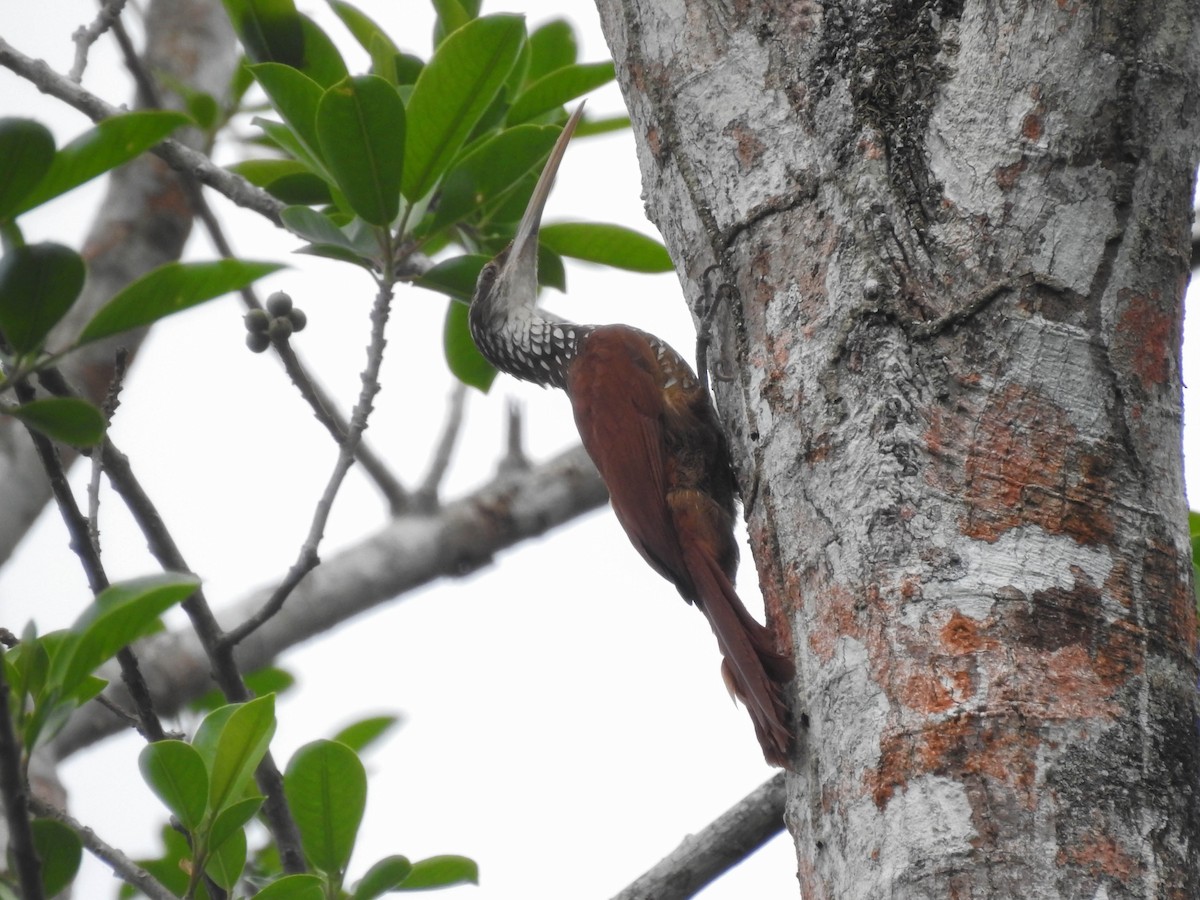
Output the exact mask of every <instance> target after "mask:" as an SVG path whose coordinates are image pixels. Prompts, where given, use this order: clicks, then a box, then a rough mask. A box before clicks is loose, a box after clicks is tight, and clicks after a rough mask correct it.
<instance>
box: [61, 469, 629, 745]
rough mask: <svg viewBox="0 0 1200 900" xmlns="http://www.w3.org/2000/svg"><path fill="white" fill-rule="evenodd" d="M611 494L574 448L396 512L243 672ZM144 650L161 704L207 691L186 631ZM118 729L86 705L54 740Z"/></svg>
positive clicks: (259, 597)
mask: <svg viewBox="0 0 1200 900" xmlns="http://www.w3.org/2000/svg"><path fill="white" fill-rule="evenodd" d="M107 468H108V471H109V472H110V473H111V472H112V471H113V469H112V466H111V465H108V466H107ZM606 496H607V494H606V492H605V489H604V483H603V482H602V481H601V480H600V477H599V475H597V474H596V469H595V467H594V466H593V465H592V463H591V460H590V459H588V457H587V454H586V453H585V452H584V450H583V448H582V447H576V448H575V449H573V450H569V451H567V452H565V453H563V454H561V455H559V456H557V457H555V458H554V459H551V460H549V461H548V462H545V463H542V464H540V465H537V466H534V467H533V468H531V469H528V470H527V471H521V472H508V473H502V474H499V475H497V477H496V478H495V479H493V481H492V482H491V483H490V484H487V485H485V486H484V487H482V488H480V489H478V490H476V491H474V492H472V493H471V494H469V495H467V496H465V497H463V498H461V499H459V500H456V501H454V502H452V503H447V504H445V505H444V506H443V507H442V509H441V510H440V511H439V513H438V514H437V515H436V516H428V515H418V514H412V515H405V516H400V517H399V518H396V519H394V520H392V521H391V522H389V523H388V524H387V525H385V526H384V527H383V528H382V529H380V530H379V531H378V532H376V533H375V534H373V535H371V536H369V537H367V538H365V539H364V540H362V541H361V542H359V543H358V544H357V545H355V546H353V547H350V548H348V549H346V550H343V551H341V552H340V553H338V554H336V555H334V556H332V557H331V558H329V559H327V560H325V562H324V563H323V564H322V566H321V567H320V568H319V569H317V570H316V571H314V572H313V573H312V574H311V575H310V576H309V577H308V578H306V579H305V580H304V582H303V583H302V584H301V585H300V586H299V587H297V588H296V591H295V593H294V594H293V595H292V596H291V598H290V599H289V600H288V603H287V608H286V609H285V610H284V611H283V612H282V613H281V614H280V615H278V616H276V617H275V618H274V619H272V620H271V621H269V622H267V623H266V624H265V625H264V626H263V627H262V628H260V629H259V630H258V631H256V632H255V633H254V634H252V635H251V636H250V637H249V638H247V639H246V640H244V641H243V642H242V643H241V644H240V645H239V646H238V648H237V661H238V664H239V665H240V666H241V667H242V669H243V670H244V671H254V670H255V669H259V668H262V667H263V666H265V665H268V664H269V663H270V662H271V661H272V660H274V659H275V658H276V656H278V655H279V654H280V653H282V652H283V651H284V650H286V649H287V648H289V647H292V646H295V645H296V644H298V643H301V642H302V641H305V640H307V639H308V638H311V637H315V636H318V635H323V634H325V633H326V632H328V631H329V629H331V628H333V627H334V626H335V625H337V624H339V623H341V622H344V621H346V620H347V619H350V618H352V617H353V616H355V615H357V614H359V613H361V612H365V611H366V610H368V609H371V608H373V607H375V606H377V605H379V604H381V603H383V602H385V601H388V600H391V599H392V598H394V597H397V596H398V595H400V594H403V593H405V592H406V591H411V590H415V589H416V588H419V587H421V586H423V585H426V584H429V583H430V582H432V581H434V580H436V579H438V578H444V577H458V576H461V575H465V574H467V573H469V572H473V571H475V570H477V569H479V568H481V567H482V566H484V565H487V564H488V563H489V562H491V560H492V557H493V555H494V554H496V553H498V552H499V551H501V550H504V549H506V548H508V547H511V546H513V545H514V544H517V543H519V542H521V541H523V540H525V539H527V538H532V537H537V536H540V535H543V534H545V533H546V532H548V531H550V530H552V529H554V528H555V527H557V526H559V525H561V524H563V523H564V522H567V521H570V520H571V519H573V518H576V517H577V516H579V515H581V514H583V513H585V512H587V511H589V510H592V509H595V508H596V507H598V506H600V505H601V504H602V503H604V501H605V498H606ZM272 590H273V588H264V589H261V590H258V591H255V592H254V593H252V594H250V595H249V596H247V597H245V598H244V599H243V600H242V601H240V602H239V603H237V604H235V605H234V606H233V607H232V608H230V609H228V610H225V611H223V613H222V618H224V619H227V620H228V621H231V622H240V621H242V620H243V619H245V618H246V617H247V616H249V615H252V614H253V612H254V611H256V610H258V609H259V608H261V607H262V605H263V603H264V602H265V601H266V600H267V599H268V598H269V597H270V595H271V592H272ZM138 652H139V655H140V656H141V660H142V666H143V668H144V669H145V670H146V672H147V673H148V674H149V676H150V683H151V684H153V685H154V686H155V688H156V690H157V693H156V695H155V701H156V703H157V704H158V708H159V709H162V710H175V709H178V708H179V707H180V706H181V705H182V704H184V703H186V702H187V701H189V700H191V699H194V698H195V697H199V696H201V695H202V694H204V693H205V692H206V691H207V690H209V688H210V686H211V682H210V679H209V663H208V660H207V658H206V657H205V655H204V652H203V649H202V648H201V647H200V645H199V641H198V640H197V639H196V637H195V635H193V634H191V633H190V631H186V630H185V631H180V632H173V633H165V634H161V635H156V636H155V637H153V638H151V639H149V640H148V641H146V642H143V643H142V644H139V646H138ZM101 674H103V670H102V673H101ZM122 693H123V691H122V689H121V687H120V686H119V685H116V684H114V685H112V686H111V687H110V688H109V694H110V696H113V697H114V698H115V699H118V702H122V701H121V700H120V698H121V696H122ZM119 728H120V725H119V723H117V722H114V721H113V719H112V716H111V715H110V714H109V713H108V712H106V711H105V710H104V709H103V708H101V707H99V706H96V705H91V704H89V705H88V706H87V707H85V708H84V709H81V710H80V711H79V712H78V713H76V715H75V716H74V717H73V718H72V719H71V721H70V722H69V723H68V724H67V726H66V728H65V729H64V730H63V731H62V732H61V733H60V734H59V735H58V737H57V738H56V739H55V743H54V750H55V753H56V754H58V755H59V756H60V757H65V756H68V755H70V754H71V753H74V752H75V751H76V750H80V749H82V748H83V747H86V746H88V745H89V744H92V743H93V742H95V741H97V740H100V739H101V738H103V737H105V736H106V735H108V734H111V733H113V732H115V731H117V730H119Z"/></svg>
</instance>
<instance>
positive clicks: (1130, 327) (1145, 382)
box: [1114, 291, 1177, 388]
mask: <svg viewBox="0 0 1200 900" xmlns="http://www.w3.org/2000/svg"><path fill="white" fill-rule="evenodd" d="M1121 294H1122V297H1121V299H1122V300H1126V305H1125V309H1124V311H1123V312H1122V313H1121V317H1120V319H1119V320H1118V322H1117V329H1116V336H1115V339H1114V344H1115V345H1116V347H1117V348H1118V349H1119V350H1120V352H1121V354H1122V355H1123V356H1124V357H1125V358H1126V359H1127V360H1128V363H1129V365H1130V366H1131V368H1132V369H1133V373H1134V374H1135V375H1137V377H1138V379H1139V380H1140V381H1141V382H1142V387H1144V388H1151V387H1154V386H1156V385H1160V384H1164V383H1165V382H1166V381H1167V378H1168V377H1169V376H1170V372H1171V367H1170V364H1171V360H1172V359H1173V358H1174V355H1175V348H1176V344H1177V342H1176V340H1175V328H1176V316H1175V315H1174V313H1173V311H1168V310H1165V309H1163V307H1162V302H1161V301H1162V297H1161V295H1160V294H1159V292H1158V291H1152V292H1151V293H1150V295H1149V296H1147V295H1144V294H1133V295H1130V294H1129V292H1127V291H1122V292H1121Z"/></svg>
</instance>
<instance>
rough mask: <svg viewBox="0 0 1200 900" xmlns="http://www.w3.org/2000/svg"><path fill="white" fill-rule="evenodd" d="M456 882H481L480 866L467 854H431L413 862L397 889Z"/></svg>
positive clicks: (411, 889)
mask: <svg viewBox="0 0 1200 900" xmlns="http://www.w3.org/2000/svg"><path fill="white" fill-rule="evenodd" d="M455 884H479V866H478V865H476V863H475V861H474V860H473V859H468V858H467V857H465V856H431V857H429V859H422V860H418V861H417V862H415V863H413V867H412V872H410V873H409V875H408V877H407V878H405V879H404V881H402V882H401V883H400V884H399V886H398V887H396V888H395V890H397V891H423V890H426V889H428V888H439V887H450V886H451V885H455Z"/></svg>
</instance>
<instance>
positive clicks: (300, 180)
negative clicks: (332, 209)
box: [229, 159, 333, 205]
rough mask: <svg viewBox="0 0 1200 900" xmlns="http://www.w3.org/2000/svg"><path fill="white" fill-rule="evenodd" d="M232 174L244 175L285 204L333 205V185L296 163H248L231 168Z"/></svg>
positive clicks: (290, 160)
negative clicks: (331, 186) (330, 185)
mask: <svg viewBox="0 0 1200 900" xmlns="http://www.w3.org/2000/svg"><path fill="white" fill-rule="evenodd" d="M229 171H231V172H234V173H235V174H238V175H241V176H242V177H243V178H245V179H246V180H247V181H249V182H250V183H251V184H254V185H257V186H258V187H260V188H262V189H263V190H265V191H269V192H270V193H271V194H272V196H275V197H278V198H279V199H280V200H282V201H283V202H284V203H290V204H306V205H307V204H318V203H322V204H324V203H332V202H333V196H332V194H330V192H329V185H328V184H326V183H325V180H324V179H323V178H321V177H320V176H319V175H316V174H314V173H313V171H312V170H311V169H310V168H309V167H308V166H306V165H305V164H304V163H302V162H299V161H298V160H294V159H247V160H244V161H243V162H240V163H237V164H235V165H232V166H229Z"/></svg>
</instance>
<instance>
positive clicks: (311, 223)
mask: <svg viewBox="0 0 1200 900" xmlns="http://www.w3.org/2000/svg"><path fill="white" fill-rule="evenodd" d="M279 218H280V220H281V221H282V222H283V224H284V227H285V228H287V230H288V231H290V232H291V233H292V234H294V235H296V236H297V237H302V238H304V239H305V240H306V241H312V242H313V243H314V244H335V245H338V246H342V247H345V248H347V249H349V250H353V249H354V241H353V240H351V238H350V236H349V235H348V234H346V233H345V232H344V231H342V229H340V228H338V227H337V225H336V224H334V222H333V220H332V219H330V218H329V216H327V215H325V214H324V213H320V212H317V211H316V210H315V209H309V208H308V207H307V206H289V207H287V208H286V209H284V211H283V212H282V213H280V216H279Z"/></svg>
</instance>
